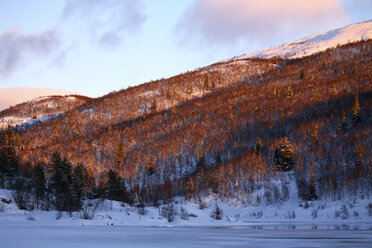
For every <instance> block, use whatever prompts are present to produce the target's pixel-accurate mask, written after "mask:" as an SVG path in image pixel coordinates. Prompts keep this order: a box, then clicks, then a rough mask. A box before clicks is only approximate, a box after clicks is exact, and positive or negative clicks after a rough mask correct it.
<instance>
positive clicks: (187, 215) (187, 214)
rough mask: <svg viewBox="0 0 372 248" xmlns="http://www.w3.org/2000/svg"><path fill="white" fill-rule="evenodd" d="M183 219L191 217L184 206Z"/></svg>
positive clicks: (182, 210) (182, 209)
mask: <svg viewBox="0 0 372 248" xmlns="http://www.w3.org/2000/svg"><path fill="white" fill-rule="evenodd" d="M181 219H183V220H188V219H189V212H188V211H187V210H186V209H185V208H183V207H181Z"/></svg>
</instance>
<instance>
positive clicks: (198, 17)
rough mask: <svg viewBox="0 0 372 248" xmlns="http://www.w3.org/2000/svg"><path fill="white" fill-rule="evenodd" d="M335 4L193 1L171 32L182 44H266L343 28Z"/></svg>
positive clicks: (321, 0) (317, 0)
mask: <svg viewBox="0 0 372 248" xmlns="http://www.w3.org/2000/svg"><path fill="white" fill-rule="evenodd" d="M344 20H345V13H344V10H343V8H342V6H341V5H340V3H339V2H338V1H337V0H312V1H298V0H280V1H279V0H261V1H257V0H195V2H194V3H193V4H192V5H191V6H190V7H189V8H188V9H187V10H186V11H185V13H184V14H183V16H182V18H181V19H180V20H179V22H178V23H177V25H176V26H175V28H174V30H175V32H176V34H177V35H178V39H179V41H181V42H189V43H190V42H191V43H195V42H196V43H198V44H206V45H230V46H231V45H233V44H238V43H239V42H242V41H243V42H247V43H255V42H256V43H260V44H267V42H268V41H269V40H271V41H272V40H273V39H276V38H279V37H282V39H283V37H287V38H291V39H293V38H300V37H298V35H304V34H310V33H312V32H317V31H319V29H322V30H323V31H326V30H327V29H331V28H335V27H337V26H339V25H341V24H344Z"/></svg>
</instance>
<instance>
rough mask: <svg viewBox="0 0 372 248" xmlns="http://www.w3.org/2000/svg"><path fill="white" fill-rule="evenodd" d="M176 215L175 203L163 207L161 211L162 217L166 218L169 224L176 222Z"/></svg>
mask: <svg viewBox="0 0 372 248" xmlns="http://www.w3.org/2000/svg"><path fill="white" fill-rule="evenodd" d="M176 215H177V210H176V208H175V207H174V205H173V203H170V204H168V205H165V206H163V207H162V209H161V211H160V216H162V217H164V218H166V219H167V220H168V222H169V223H170V222H173V221H174V218H175V217H176Z"/></svg>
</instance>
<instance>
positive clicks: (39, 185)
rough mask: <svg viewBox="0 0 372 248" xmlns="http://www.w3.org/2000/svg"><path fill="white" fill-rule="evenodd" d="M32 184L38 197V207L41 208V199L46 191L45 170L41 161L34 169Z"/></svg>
mask: <svg viewBox="0 0 372 248" xmlns="http://www.w3.org/2000/svg"><path fill="white" fill-rule="evenodd" d="M32 184H33V187H34V193H35V198H36V208H39V203H40V200H43V198H44V196H45V191H46V178H45V172H44V168H43V166H42V165H41V164H40V163H37V164H36V165H35V166H34V168H33V169H32Z"/></svg>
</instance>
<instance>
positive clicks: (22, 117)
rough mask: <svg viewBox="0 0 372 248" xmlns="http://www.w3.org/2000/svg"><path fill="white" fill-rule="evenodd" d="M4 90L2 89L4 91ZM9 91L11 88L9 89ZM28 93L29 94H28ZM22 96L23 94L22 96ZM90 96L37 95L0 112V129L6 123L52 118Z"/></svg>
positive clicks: (14, 123) (39, 120) (46, 90)
mask: <svg viewBox="0 0 372 248" xmlns="http://www.w3.org/2000/svg"><path fill="white" fill-rule="evenodd" d="M50 90H52V89H43V90H42V91H39V90H37V91H34V92H31V94H32V93H36V92H38V93H41V92H43V93H47V92H52V91H50ZM4 92H5V91H3V93H4ZM9 92H11V90H10V91H9ZM53 92H55V93H57V92H59V93H62V92H64V93H65V92H67V91H62V90H59V91H58V90H57V91H56V90H53ZM29 95H30V94H29ZM23 97H24V96H23ZM88 100H91V98H89V97H86V96H79V95H66V96H57V95H54V96H42V97H37V98H34V99H32V100H29V101H27V102H24V103H21V104H17V105H15V106H12V107H10V108H7V109H5V110H3V111H1V112H0V129H3V128H6V127H7V126H8V125H10V126H16V125H25V124H29V125H31V124H35V123H37V122H42V121H45V120H47V119H50V118H53V117H55V116H56V115H58V114H61V113H63V112H66V111H68V110H71V109H73V108H75V107H77V106H80V105H82V104H83V103H85V102H86V101H88Z"/></svg>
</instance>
